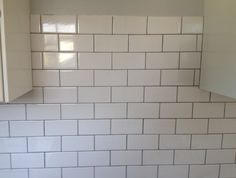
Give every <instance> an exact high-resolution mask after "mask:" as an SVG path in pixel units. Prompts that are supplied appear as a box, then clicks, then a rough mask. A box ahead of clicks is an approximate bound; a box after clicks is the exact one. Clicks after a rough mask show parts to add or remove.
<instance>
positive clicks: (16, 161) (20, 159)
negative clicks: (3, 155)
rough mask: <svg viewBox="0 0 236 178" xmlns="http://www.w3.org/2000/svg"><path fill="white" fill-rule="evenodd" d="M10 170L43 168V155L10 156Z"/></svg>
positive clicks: (22, 154)
mask: <svg viewBox="0 0 236 178" xmlns="http://www.w3.org/2000/svg"><path fill="white" fill-rule="evenodd" d="M11 161H12V168H43V167H44V154H43V153H21V154H20V153H19V154H12V155H11Z"/></svg>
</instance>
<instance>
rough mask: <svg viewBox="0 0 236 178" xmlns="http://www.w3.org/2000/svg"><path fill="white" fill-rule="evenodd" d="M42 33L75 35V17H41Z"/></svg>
mask: <svg viewBox="0 0 236 178" xmlns="http://www.w3.org/2000/svg"><path fill="white" fill-rule="evenodd" d="M42 31H43V32H44V33H76V17H75V16H69V15H67V16H62V15H60V16H59V15H43V16H42Z"/></svg>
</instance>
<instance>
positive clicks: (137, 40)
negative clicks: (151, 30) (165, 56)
mask: <svg viewBox="0 0 236 178" xmlns="http://www.w3.org/2000/svg"><path fill="white" fill-rule="evenodd" d="M161 50H162V36H161V35H130V36H129V51H132V52H158V51H161Z"/></svg>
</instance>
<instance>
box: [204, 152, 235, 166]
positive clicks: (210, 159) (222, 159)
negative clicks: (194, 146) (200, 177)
mask: <svg viewBox="0 0 236 178" xmlns="http://www.w3.org/2000/svg"><path fill="white" fill-rule="evenodd" d="M235 153H236V152H235V150H207V153H206V154H207V155H206V164H219V163H221V164H227V163H231V164H233V163H235Z"/></svg>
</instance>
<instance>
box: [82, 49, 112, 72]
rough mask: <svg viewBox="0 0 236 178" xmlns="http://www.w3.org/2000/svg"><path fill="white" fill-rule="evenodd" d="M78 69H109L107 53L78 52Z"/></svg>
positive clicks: (109, 62) (109, 55)
mask: <svg viewBox="0 0 236 178" xmlns="http://www.w3.org/2000/svg"><path fill="white" fill-rule="evenodd" d="M78 66H79V69H111V54H109V53H79V54H78Z"/></svg>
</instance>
